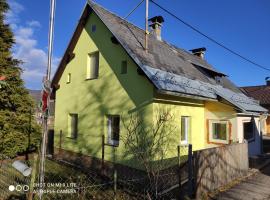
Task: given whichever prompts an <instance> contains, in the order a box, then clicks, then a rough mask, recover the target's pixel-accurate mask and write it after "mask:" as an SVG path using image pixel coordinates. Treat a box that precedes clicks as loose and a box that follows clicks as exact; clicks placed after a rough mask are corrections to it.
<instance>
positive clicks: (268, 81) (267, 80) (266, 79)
mask: <svg viewBox="0 0 270 200" xmlns="http://www.w3.org/2000/svg"><path fill="white" fill-rule="evenodd" d="M269 78H270V77H269V76H268V77H266V78H265V81H266V85H267V86H270V80H269Z"/></svg>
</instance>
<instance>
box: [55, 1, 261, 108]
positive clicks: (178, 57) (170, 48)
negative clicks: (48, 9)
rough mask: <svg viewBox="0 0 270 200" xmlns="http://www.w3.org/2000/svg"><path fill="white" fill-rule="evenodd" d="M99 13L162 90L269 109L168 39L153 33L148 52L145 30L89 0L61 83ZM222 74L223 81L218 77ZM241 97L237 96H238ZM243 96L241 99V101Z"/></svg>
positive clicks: (59, 73) (242, 105)
mask: <svg viewBox="0 0 270 200" xmlns="http://www.w3.org/2000/svg"><path fill="white" fill-rule="evenodd" d="M92 11H93V12H95V13H96V14H97V16H98V17H99V18H100V19H101V21H102V22H103V23H104V24H105V26H106V27H107V28H108V29H109V30H110V32H111V33H112V34H113V36H114V37H115V38H116V40H117V41H118V42H119V43H120V44H121V45H122V46H123V48H124V49H125V50H126V52H127V53H128V54H129V55H130V57H131V58H132V59H133V60H134V61H135V63H136V64H137V65H138V67H140V68H141V69H142V70H143V72H144V73H145V75H146V76H147V77H148V78H149V79H150V80H151V82H152V83H153V84H154V85H155V87H156V88H157V89H158V90H160V91H169V92H172V93H175V94H176V93H178V94H179V93H181V94H188V95H192V96H197V97H204V98H209V99H217V98H218V97H222V98H224V99H226V100H227V101H228V102H230V103H232V104H233V105H234V106H236V107H237V108H239V109H241V110H242V111H244V112H250V111H255V112H265V111H266V110H265V109H264V108H262V107H260V106H259V105H258V103H257V102H254V101H253V100H252V99H250V98H248V97H247V96H245V95H244V94H243V93H242V92H241V90H240V89H238V87H236V86H235V85H234V84H233V83H232V82H231V81H230V80H229V79H227V77H226V75H224V74H223V73H221V72H219V71H218V70H216V69H214V68H213V66H211V65H210V64H209V63H207V62H206V61H205V60H203V59H201V58H199V57H198V56H195V55H193V54H191V53H189V52H187V51H185V50H183V49H180V48H178V47H176V46H174V45H171V44H169V43H167V42H165V41H160V40H157V39H156V38H155V37H154V36H153V35H151V34H150V35H149V42H148V43H149V47H148V52H146V51H145V50H144V35H145V32H144V30H142V29H140V28H139V27H137V26H135V25H133V24H131V23H129V22H127V21H126V20H124V19H122V18H121V17H119V16H117V15H115V14H113V13H111V12H109V11H108V10H106V9H104V8H102V7H100V6H99V5H97V4H95V3H93V2H92V1H88V3H87V5H86V7H85V9H84V11H83V14H82V17H81V19H80V21H79V24H78V26H77V28H76V30H75V33H74V35H73V38H72V39H71V42H70V43H69V46H68V48H67V50H66V52H65V55H64V57H63V59H62V61H61V63H60V65H59V67H58V69H57V72H56V74H55V76H54V78H53V84H57V83H58V81H59V79H60V77H61V74H62V73H63V71H64V68H65V65H66V64H65V63H67V61H68V60H69V59H70V55H71V54H72V51H73V49H74V46H75V44H76V42H77V40H78V37H79V35H80V32H81V30H82V29H83V26H84V24H85V22H86V20H87V17H88V16H89V14H90V12H92ZM216 76H218V77H219V81H218V82H217V80H216V79H215V77H216ZM236 97H237V98H236ZM239 99H241V100H239Z"/></svg>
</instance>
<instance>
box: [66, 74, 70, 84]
mask: <svg viewBox="0 0 270 200" xmlns="http://www.w3.org/2000/svg"><path fill="white" fill-rule="evenodd" d="M70 82H71V73H68V75H67V83H70Z"/></svg>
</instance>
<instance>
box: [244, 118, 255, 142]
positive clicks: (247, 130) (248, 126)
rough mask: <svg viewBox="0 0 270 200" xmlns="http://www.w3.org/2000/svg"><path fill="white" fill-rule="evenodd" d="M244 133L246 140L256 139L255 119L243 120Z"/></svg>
mask: <svg viewBox="0 0 270 200" xmlns="http://www.w3.org/2000/svg"><path fill="white" fill-rule="evenodd" d="M243 133H244V139H245V140H248V141H250V140H253V139H254V123H253V121H248V122H243Z"/></svg>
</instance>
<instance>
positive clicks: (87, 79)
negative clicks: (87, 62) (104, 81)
mask: <svg viewBox="0 0 270 200" xmlns="http://www.w3.org/2000/svg"><path fill="white" fill-rule="evenodd" d="M96 79H98V78H86V79H85V80H86V81H89V80H96Z"/></svg>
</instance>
